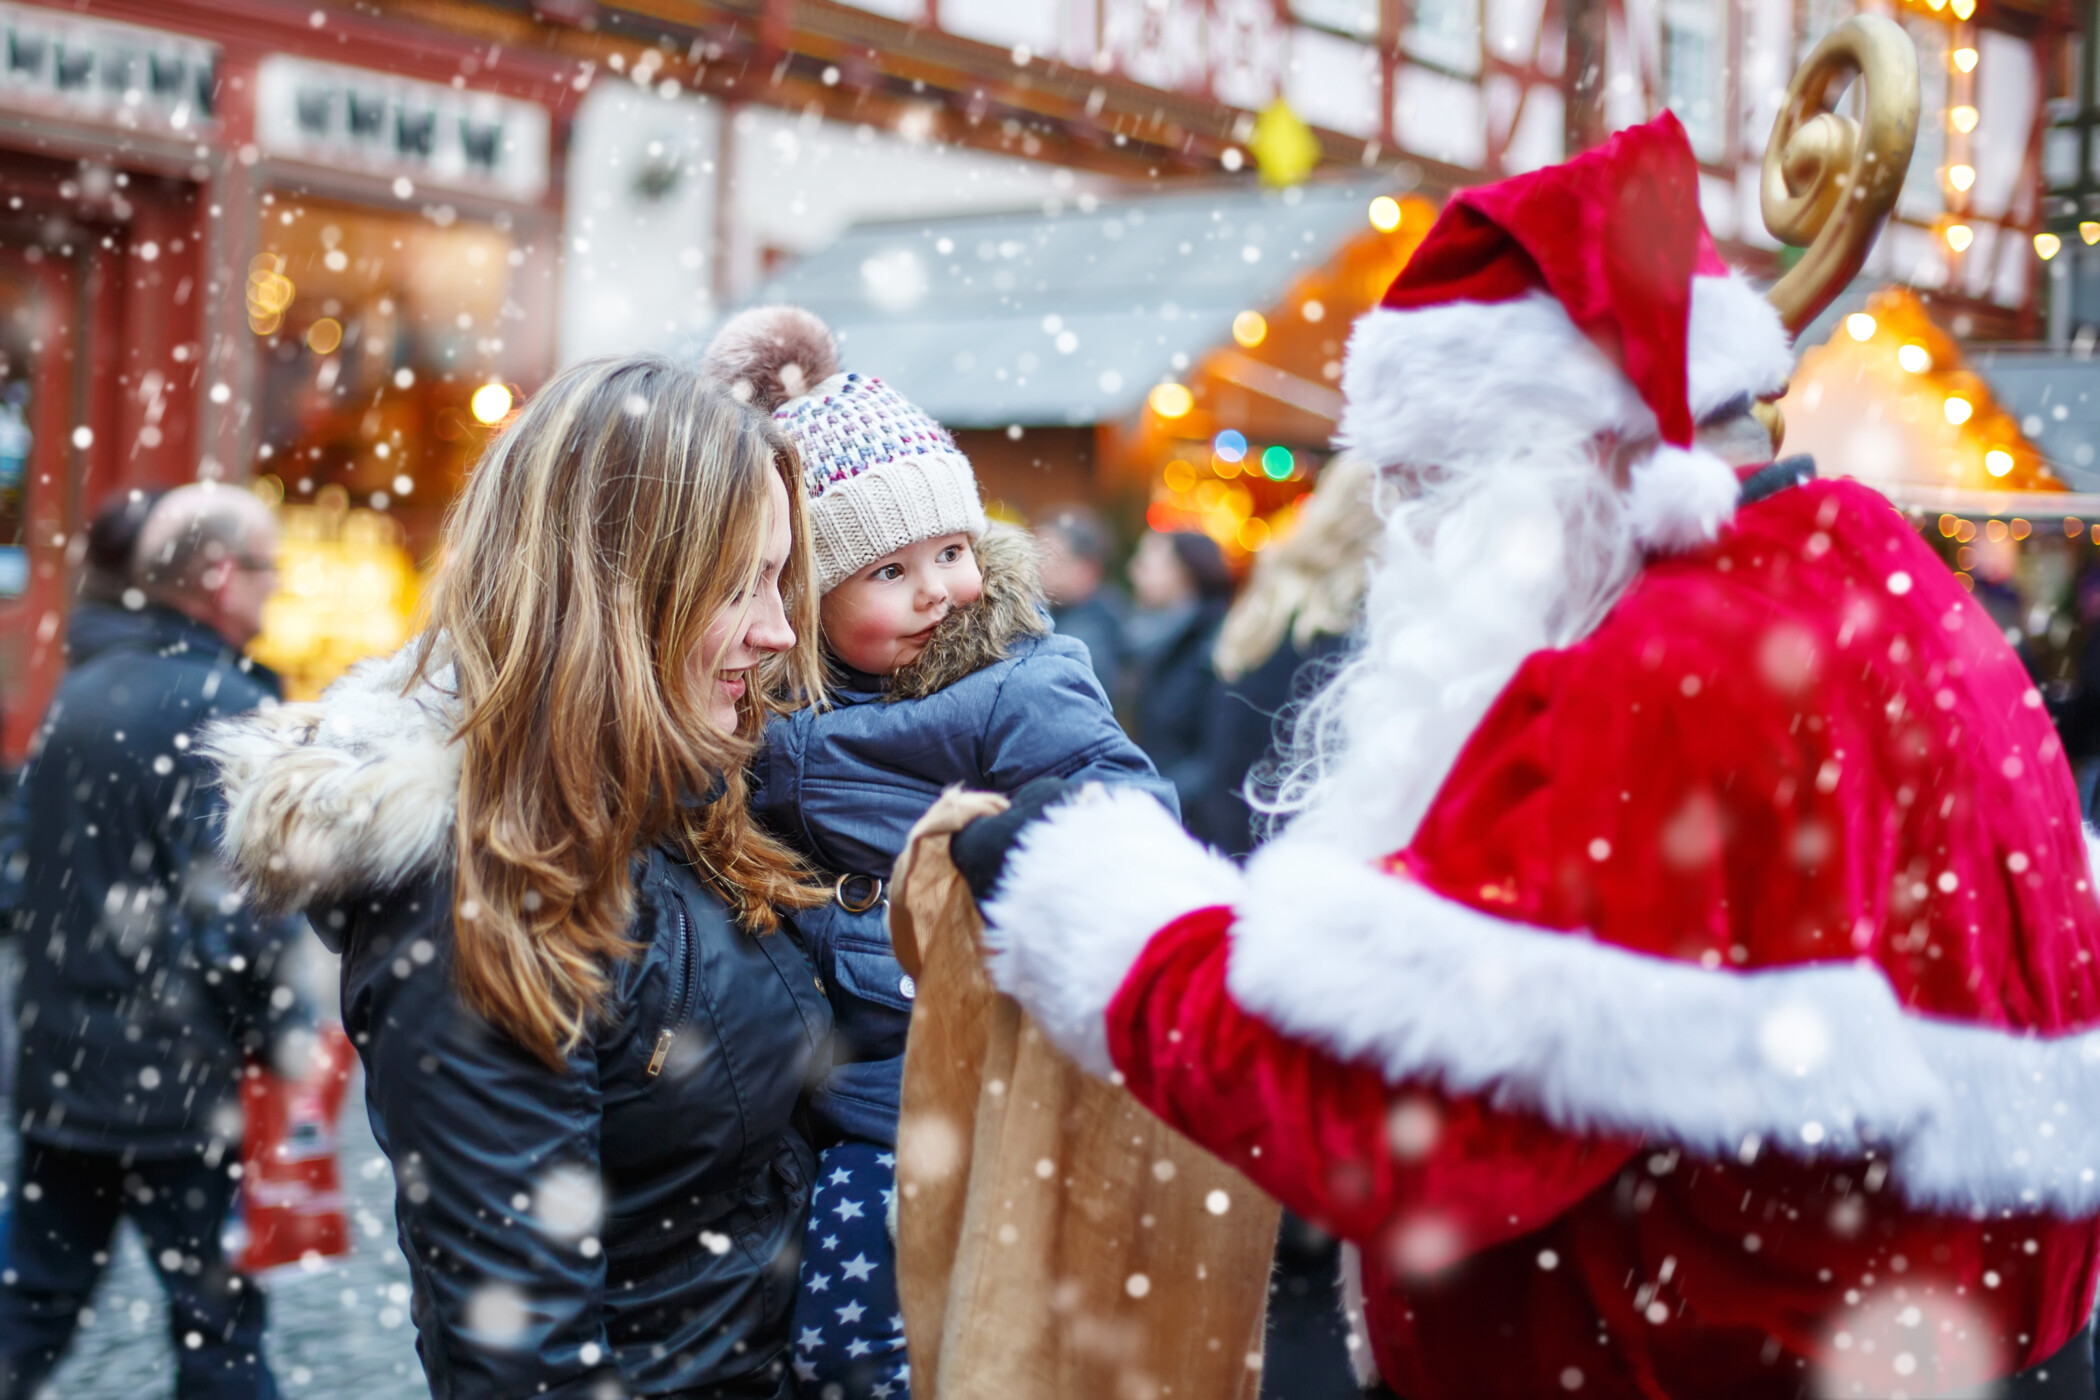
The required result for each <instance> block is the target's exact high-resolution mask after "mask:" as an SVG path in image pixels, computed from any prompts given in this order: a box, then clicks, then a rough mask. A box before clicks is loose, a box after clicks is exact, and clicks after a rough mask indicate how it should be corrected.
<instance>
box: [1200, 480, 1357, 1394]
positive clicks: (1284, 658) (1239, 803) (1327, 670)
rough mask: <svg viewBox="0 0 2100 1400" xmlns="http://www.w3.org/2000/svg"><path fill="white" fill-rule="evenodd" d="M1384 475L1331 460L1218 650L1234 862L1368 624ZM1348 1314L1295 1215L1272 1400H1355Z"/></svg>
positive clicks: (1223, 782)
mask: <svg viewBox="0 0 2100 1400" xmlns="http://www.w3.org/2000/svg"><path fill="white" fill-rule="evenodd" d="M1376 478H1377V474H1376V473H1375V472H1374V471H1373V470H1372V469H1371V465H1370V463H1369V462H1368V461H1367V460H1365V459H1364V458H1362V457H1358V456H1354V455H1351V454H1346V453H1345V454H1343V455H1342V456H1339V457H1336V458H1334V459H1333V460H1332V461H1330V462H1329V463H1328V464H1327V466H1326V467H1325V468H1324V469H1322V471H1321V472H1320V479H1319V481H1318V482H1317V483H1316V484H1315V485H1314V487H1313V489H1312V494H1311V495H1309V496H1307V497H1306V498H1305V499H1304V501H1303V502H1302V503H1301V505H1300V506H1299V508H1298V518H1297V520H1296V522H1295V523H1294V524H1293V525H1292V526H1291V528H1290V531H1289V533H1288V534H1285V535H1284V536H1283V537H1282V538H1281V539H1279V540H1277V541H1276V542H1275V543H1273V544H1271V545H1270V546H1269V547H1268V548H1267V549H1265V550H1263V551H1262V553H1261V554H1260V555H1259V556H1258V557H1257V558H1256V559H1255V561H1254V571H1253V573H1252V575H1251V576H1250V577H1249V578H1248V580H1247V586H1246V588H1245V589H1244V590H1242V591H1241V593H1240V596H1239V599H1238V601H1236V602H1235V603H1233V605H1232V610H1231V611H1230V612H1228V613H1227V614H1226V615H1225V625H1224V627H1223V628H1222V629H1221V630H1220V631H1219V633H1218V645H1217V647H1216V649H1215V650H1214V651H1213V653H1212V665H1213V669H1215V670H1216V672H1217V675H1218V688H1217V691H1216V693H1215V695H1214V697H1213V700H1212V714H1211V725H1210V745H1211V750H1210V752H1211V769H1212V774H1213V777H1214V782H1215V785H1214V786H1213V788H1212V789H1211V794H1210V797H1211V815H1210V818H1209V826H1210V830H1209V832H1208V835H1209V837H1210V839H1211V841H1212V842H1213V843H1214V844H1215V845H1216V846H1217V847H1218V848H1219V849H1220V850H1222V851H1224V852H1225V853H1226V854H1227V855H1231V856H1244V855H1247V854H1248V853H1249V852H1251V851H1252V850H1253V849H1254V848H1255V846H1256V845H1257V844H1259V842H1260V841H1261V839H1262V838H1263V837H1264V836H1265V835H1266V834H1267V832H1266V829H1265V828H1266V827H1267V825H1268V823H1267V819H1266V814H1262V813H1257V812H1256V810H1255V808H1254V806H1253V805H1251V804H1250V803H1249V801H1248V794H1247V791H1246V789H1247V788H1248V786H1249V785H1250V784H1251V785H1252V786H1253V787H1254V788H1255V796H1256V800H1257V801H1259V800H1260V799H1261V798H1262V797H1263V796H1264V795H1266V794H1265V793H1264V791H1263V788H1264V786H1265V785H1264V781H1263V780H1264V769H1265V768H1266V767H1267V766H1268V764H1267V762H1266V761H1265V760H1267V759H1268V757H1269V755H1270V754H1271V752H1272V749H1273V748H1274V746H1275V745H1276V743H1277V741H1278V740H1279V739H1287V738H1288V725H1289V720H1290V717H1291V716H1292V715H1294V714H1295V713H1296V711H1297V708H1298V707H1299V706H1301V705H1302V704H1303V702H1304V701H1305V700H1306V699H1308V698H1309V697H1310V696H1311V695H1313V694H1314V693H1315V692H1316V691H1317V690H1319V688H1320V687H1321V685H1322V684H1324V683H1325V682H1326V681H1327V680H1328V679H1329V678H1330V676H1331V674H1332V672H1333V670H1334V668H1335V666H1336V665H1338V664H1339V662H1340V661H1341V659H1342V658H1343V656H1344V655H1345V654H1346V652H1347V651H1348V648H1349V644H1350V638H1351V634H1352V633H1353V631H1354V630H1355V628H1356V626H1357V623H1358V622H1359V621H1360V620H1361V618H1362V614H1363V602H1364V591H1365V590H1366V589H1367V588H1368V587H1369V586H1370V581H1371V562H1372V559H1373V556H1374V555H1375V553H1376V551H1377V548H1378V541H1379V538H1380V536H1381V535H1382V534H1383V532H1384V523H1383V522H1382V521H1381V520H1380V519H1379V516H1378V513H1377V511H1376V510H1375V509H1374V508H1373V503H1372V489H1373V487H1374V485H1375V484H1376ZM1279 726H1282V727H1283V729H1282V732H1279ZM1343 1309H1344V1300H1343V1287H1342V1246H1341V1242H1340V1241H1339V1240H1337V1239H1335V1237H1334V1236H1332V1235H1330V1234H1328V1233H1327V1232H1326V1231H1324V1230H1322V1229H1320V1228H1319V1227H1318V1226H1316V1225H1314V1224H1312V1223H1311V1222H1309V1221H1307V1220H1305V1219H1304V1218H1303V1217H1301V1216H1299V1215H1297V1214H1296V1213H1295V1212H1292V1211H1285V1212H1284V1214H1283V1223H1282V1227H1281V1228H1280V1229H1279V1231H1278V1233H1277V1239H1276V1275H1275V1280H1274V1282H1273V1283H1272V1284H1271V1285H1270V1293H1269V1316H1268V1324H1267V1327H1268V1339H1267V1341H1266V1342H1265V1343H1264V1345H1263V1347H1262V1355H1263V1357H1264V1360H1265V1364H1264V1365H1263V1367H1262V1395H1263V1397H1264V1400H1352V1397H1354V1396H1356V1395H1357V1394H1358V1393H1359V1387H1358V1380H1357V1375H1356V1368H1355V1366H1354V1365H1353V1364H1352V1362H1351V1359H1350V1348H1349V1321H1348V1319H1347V1317H1346V1316H1345V1315H1344V1311H1343Z"/></svg>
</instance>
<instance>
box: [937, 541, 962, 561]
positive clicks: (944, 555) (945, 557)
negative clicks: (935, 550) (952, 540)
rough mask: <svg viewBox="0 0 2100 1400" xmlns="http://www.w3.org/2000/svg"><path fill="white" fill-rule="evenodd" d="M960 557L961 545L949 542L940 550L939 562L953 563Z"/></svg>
mask: <svg viewBox="0 0 2100 1400" xmlns="http://www.w3.org/2000/svg"><path fill="white" fill-rule="evenodd" d="M960 558H962V546H961V545H959V544H951V545H949V546H948V547H947V548H946V549H944V550H942V551H941V562H942V563H943V564H953V563H954V562H955V561H956V560H958V559H960Z"/></svg>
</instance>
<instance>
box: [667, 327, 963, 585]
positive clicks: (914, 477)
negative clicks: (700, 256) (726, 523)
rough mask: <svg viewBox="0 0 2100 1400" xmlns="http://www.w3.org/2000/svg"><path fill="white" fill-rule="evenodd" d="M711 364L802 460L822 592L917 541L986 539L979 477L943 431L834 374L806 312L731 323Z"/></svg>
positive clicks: (868, 386)
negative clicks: (767, 416) (763, 411)
mask: <svg viewBox="0 0 2100 1400" xmlns="http://www.w3.org/2000/svg"><path fill="white" fill-rule="evenodd" d="M706 368H707V371H708V373H709V374H711V375H712V376H713V377H714V378H715V379H717V380H718V381H720V382H722V383H724V384H727V385H728V386H729V390H730V392H731V393H733V394H735V395H736V396H737V397H738V398H740V399H743V400H744V401H745V402H747V403H752V404H756V405H757V406H758V407H760V408H770V409H771V410H772V411H773V420H774V421H775V422H776V423H778V424H779V425H780V427H781V429H782V430H783V431H784V432H786V433H787V435H788V437H789V438H791V439H792V440H793V441H794V444H795V447H796V449H797V450H798V451H799V452H800V453H801V454H802V485H803V489H804V490H805V491H806V492H807V493H808V495H809V518H810V535H811V544H812V545H813V546H814V548H815V553H816V558H817V591H818V592H819V593H820V594H821V593H829V592H830V591H831V590H832V589H833V588H834V587H836V586H837V585H838V584H839V583H841V582H842V581H844V580H845V579H847V578H849V577H851V576H852V575H853V573H854V572H855V571H856V570H859V569H861V568H864V567H866V566H867V565H869V564H872V563H874V562H875V561H876V560H877V559H880V558H882V556H883V555H885V554H888V553H889V552H890V551H892V550H895V549H902V548H903V547H904V546H905V545H908V544H914V543H916V542H918V541H919V540H930V539H935V538H938V537H939V536H941V535H957V534H960V535H968V536H969V537H970V538H971V539H973V540H974V539H976V538H978V537H979V536H980V535H982V534H983V533H984V530H985V519H984V506H983V505H982V504H981V503H980V502H979V501H978V499H977V476H976V473H974V472H972V471H971V470H970V459H969V458H967V457H965V456H963V454H962V453H961V452H960V451H959V450H957V448H956V446H955V440H954V439H953V438H951V437H949V436H948V433H947V430H946V429H944V428H943V427H941V425H940V424H938V423H936V422H934V421H933V419H931V418H929V417H927V416H926V415H925V414H924V413H921V412H920V411H919V410H918V409H916V408H914V407H913V406H912V405H911V404H910V403H908V402H906V400H905V398H904V396H903V395H901V394H899V393H898V392H897V391H896V390H894V389H892V388H890V387H889V386H888V385H887V384H884V383H883V382H882V381H881V380H879V379H871V378H869V377H867V376H865V375H860V374H841V373H839V371H838V350H837V348H836V347H835V346H834V344H833V343H832V339H831V332H830V330H828V329H827V328H826V327H825V325H824V323H823V322H822V321H820V320H818V319H817V318H816V317H815V316H813V315H811V314H810V313H809V312H807V311H804V310H802V309H801V308H799V307H793V306H762V307H759V308H757V309H755V310H751V311H745V312H742V313H740V314H739V315H737V316H734V317H732V318H731V319H730V321H729V324H727V325H725V326H724V327H722V330H721V332H720V333H719V334H718V335H716V336H715V339H714V343H713V344H712V345H710V346H708V348H707V360H706Z"/></svg>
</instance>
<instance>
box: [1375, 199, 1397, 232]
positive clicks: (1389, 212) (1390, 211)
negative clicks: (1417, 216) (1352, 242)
mask: <svg viewBox="0 0 2100 1400" xmlns="http://www.w3.org/2000/svg"><path fill="white" fill-rule="evenodd" d="M1371 227H1372V228H1375V229H1377V230H1378V231H1379V232H1380V233H1391V232H1392V231H1393V230H1394V229H1396V228H1398V227H1400V201H1399V200H1397V199H1395V198H1393V197H1392V196H1391V195H1389V194H1382V195H1380V196H1378V198H1376V199H1374V200H1372V201H1371Z"/></svg>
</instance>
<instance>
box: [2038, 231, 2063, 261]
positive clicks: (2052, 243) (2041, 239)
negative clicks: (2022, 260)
mask: <svg viewBox="0 0 2100 1400" xmlns="http://www.w3.org/2000/svg"><path fill="white" fill-rule="evenodd" d="M2063 246H2064V241H2063V240H2062V239H2061V238H2058V237H2057V236H2056V235H2055V234H2053V233H2038V234H2036V235H2035V236H2034V252H2035V256H2036V257H2038V258H2040V259H2041V260H2042V261H2043V262H2047V261H2049V259H2051V258H2053V257H2055V256H2056V255H2057V253H2059V252H2061V251H2062V249H2063Z"/></svg>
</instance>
